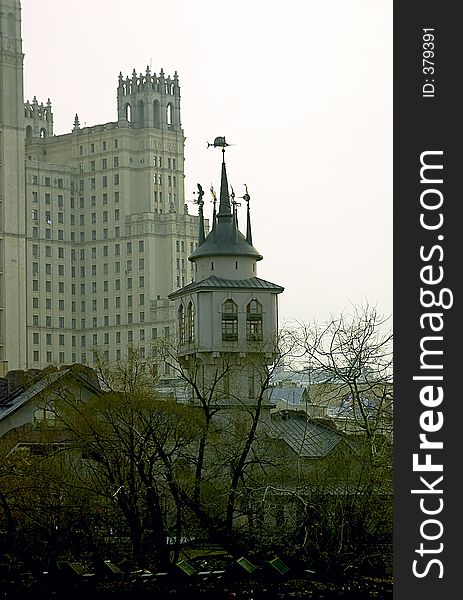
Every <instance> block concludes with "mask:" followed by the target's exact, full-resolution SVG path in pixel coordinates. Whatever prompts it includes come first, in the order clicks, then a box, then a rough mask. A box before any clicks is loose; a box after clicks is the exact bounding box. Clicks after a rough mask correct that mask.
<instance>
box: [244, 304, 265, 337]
mask: <svg viewBox="0 0 463 600" xmlns="http://www.w3.org/2000/svg"><path fill="white" fill-rule="evenodd" d="M246 339H247V340H248V342H251V341H260V340H262V305H261V304H260V302H258V301H257V300H254V299H253V300H251V302H250V303H249V304H248V305H247V306H246Z"/></svg>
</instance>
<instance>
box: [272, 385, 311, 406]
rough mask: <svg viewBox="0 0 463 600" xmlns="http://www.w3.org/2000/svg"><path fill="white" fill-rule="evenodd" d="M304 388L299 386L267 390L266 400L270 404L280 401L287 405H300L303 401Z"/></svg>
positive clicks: (276, 387)
mask: <svg viewBox="0 0 463 600" xmlns="http://www.w3.org/2000/svg"><path fill="white" fill-rule="evenodd" d="M304 392H305V388H304V387H301V386H295V385H292V386H286V387H283V386H279V385H277V386H275V387H271V388H269V390H268V399H269V402H271V403H272V404H273V403H275V402H278V400H282V401H283V402H288V403H289V404H300V403H301V402H302V401H303V399H304Z"/></svg>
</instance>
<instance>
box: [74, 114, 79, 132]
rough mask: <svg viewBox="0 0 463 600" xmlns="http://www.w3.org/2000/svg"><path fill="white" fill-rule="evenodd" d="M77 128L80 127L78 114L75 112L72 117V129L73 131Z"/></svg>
mask: <svg viewBox="0 0 463 600" xmlns="http://www.w3.org/2000/svg"><path fill="white" fill-rule="evenodd" d="M77 129H80V122H79V115H78V114H77V113H76V116H75V117H74V129H73V131H76V130H77Z"/></svg>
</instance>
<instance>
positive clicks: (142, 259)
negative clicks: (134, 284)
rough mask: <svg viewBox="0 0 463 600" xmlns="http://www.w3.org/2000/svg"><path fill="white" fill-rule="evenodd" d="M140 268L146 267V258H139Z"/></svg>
mask: <svg viewBox="0 0 463 600" xmlns="http://www.w3.org/2000/svg"><path fill="white" fill-rule="evenodd" d="M138 268H139V269H144V268H145V259H144V258H139V259H138Z"/></svg>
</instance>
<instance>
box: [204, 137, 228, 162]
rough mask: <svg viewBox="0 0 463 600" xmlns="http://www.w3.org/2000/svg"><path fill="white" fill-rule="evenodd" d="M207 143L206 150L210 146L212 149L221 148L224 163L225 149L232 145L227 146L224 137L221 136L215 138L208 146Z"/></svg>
mask: <svg viewBox="0 0 463 600" xmlns="http://www.w3.org/2000/svg"><path fill="white" fill-rule="evenodd" d="M206 143H207V148H209V147H210V146H212V147H213V148H222V156H223V160H224V161H225V148H226V147H227V146H233V145H234V144H229V143H228V142H227V141H226V140H225V136H224V135H221V136H219V137H216V138H215V140H214V141H213V142H212V144H210V143H209V142H206Z"/></svg>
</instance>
